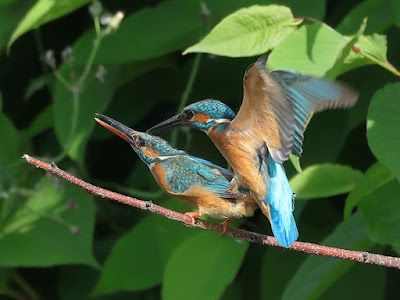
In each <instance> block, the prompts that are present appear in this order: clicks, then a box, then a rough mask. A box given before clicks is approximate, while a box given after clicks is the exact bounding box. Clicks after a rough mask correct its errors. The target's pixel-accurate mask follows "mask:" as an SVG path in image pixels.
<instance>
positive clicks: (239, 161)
mask: <svg viewBox="0 0 400 300" xmlns="http://www.w3.org/2000/svg"><path fill="white" fill-rule="evenodd" d="M266 60H267V57H266V56H265V55H264V56H261V57H260V58H259V59H258V60H257V61H256V62H255V63H254V64H252V65H250V66H249V67H248V68H247V70H246V72H245V74H244V78H243V90H244V91H243V102H242V104H241V107H240V109H239V111H238V113H237V114H235V113H234V112H233V110H232V109H231V108H230V107H229V106H227V105H226V104H224V103H222V102H221V101H219V100H214V99H206V100H202V101H199V102H195V103H192V104H190V105H188V106H186V107H185V108H183V110H182V111H181V112H180V113H179V114H177V115H176V116H173V117H171V118H169V119H167V120H165V121H163V122H161V123H159V124H157V125H155V126H153V127H152V128H150V129H149V130H148V131H147V132H150V133H156V132H159V131H162V130H166V129H172V128H176V127H184V126H186V127H191V128H196V129H199V130H201V131H204V132H205V133H206V134H207V135H208V136H209V138H210V139H211V140H212V141H213V143H214V144H215V146H216V147H217V148H218V150H219V152H220V153H221V154H222V155H223V156H224V158H225V159H226V160H227V162H228V163H229V164H230V165H231V167H232V169H233V171H234V178H233V179H232V181H231V184H230V189H231V191H232V192H237V191H238V190H239V187H240V188H244V189H248V190H249V191H250V194H251V195H252V196H253V198H254V199H255V200H256V202H257V204H258V205H259V207H260V208H261V210H262V212H263V213H264V214H265V215H266V216H268V215H270V217H269V219H270V222H271V227H272V232H273V234H274V236H275V238H276V239H277V241H278V243H279V244H280V245H281V246H283V247H290V246H291V245H292V243H293V242H294V241H296V240H297V239H298V229H297V226H296V222H295V219H294V216H293V210H294V197H293V195H294V194H293V192H292V189H291V187H290V184H289V181H288V179H287V176H286V173H285V170H284V168H283V166H282V164H283V162H285V161H287V160H288V159H289V154H294V155H296V156H301V153H302V151H303V150H302V145H303V138H304V136H303V133H304V131H305V127H306V125H307V122H308V120H309V117H310V115H311V113H313V112H319V111H322V110H325V109H329V108H348V107H352V106H353V105H354V104H355V103H356V101H357V99H358V93H357V92H356V91H355V90H354V89H352V88H350V87H348V86H346V85H345V84H342V83H339V82H334V81H330V80H326V79H322V78H316V77H313V76H309V75H306V74H302V73H298V72H295V71H292V70H288V69H279V70H274V71H271V72H269V71H268V70H267V69H266Z"/></svg>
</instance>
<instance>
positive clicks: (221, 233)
mask: <svg viewBox="0 0 400 300" xmlns="http://www.w3.org/2000/svg"><path fill="white" fill-rule="evenodd" d="M233 220H235V219H227V220H225V221H224V222H222V223H221V224H220V225H221V226H222V229H221V232H220V233H219V235H221V236H222V235H224V234H225V232H226V229H227V228H228V225H229V224H230V223H231V222H232V221H233Z"/></svg>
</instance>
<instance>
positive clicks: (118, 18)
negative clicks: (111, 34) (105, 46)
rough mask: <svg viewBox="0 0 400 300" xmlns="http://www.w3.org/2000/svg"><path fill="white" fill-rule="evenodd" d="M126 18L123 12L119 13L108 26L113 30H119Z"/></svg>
mask: <svg viewBox="0 0 400 300" xmlns="http://www.w3.org/2000/svg"><path fill="white" fill-rule="evenodd" d="M123 18H124V13H123V12H122V11H118V12H117V13H116V14H115V15H114V16H113V18H112V19H111V21H110V23H109V24H108V26H110V28H111V29H112V30H117V29H118V27H119V24H121V21H122V19H123Z"/></svg>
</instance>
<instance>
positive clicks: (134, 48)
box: [75, 0, 205, 65]
mask: <svg viewBox="0 0 400 300" xmlns="http://www.w3.org/2000/svg"><path fill="white" fill-rule="evenodd" d="M148 20H152V21H151V22H149V21H148ZM171 20H173V22H171ZM143 24H146V26H143ZM183 24H184V25H183ZM204 29H205V23H204V22H202V19H201V6H200V1H198V0H187V1H177V0H173V1H163V2H161V3H160V4H158V5H157V6H154V7H148V8H144V9H142V10H140V11H138V12H135V13H133V14H131V15H129V16H128V17H127V18H125V19H124V20H123V21H122V23H121V25H120V27H119V28H118V30H117V31H116V32H115V33H114V34H112V35H111V36H108V37H107V38H106V39H105V40H104V41H103V42H102V44H101V47H100V49H99V52H98V54H97V56H96V59H95V62H96V63H99V64H121V63H126V62H132V61H142V60H147V59H151V58H154V57H158V56H161V55H164V54H166V53H170V52H172V51H176V50H179V49H182V48H184V47H187V45H190V44H191V43H194V42H195V41H196V40H198V39H199V38H200V37H201V34H202V32H203V31H204ZM93 40H94V35H93V33H92V34H90V35H88V34H86V35H85V36H84V37H83V38H82V39H81V40H80V41H78V43H77V47H76V51H79V52H84V51H86V55H83V56H82V57H81V58H79V57H78V58H77V59H76V60H75V62H76V64H78V65H79V64H83V63H85V60H82V58H85V57H87V56H88V55H89V51H90V49H88V48H87V45H88V44H92V42H93Z"/></svg>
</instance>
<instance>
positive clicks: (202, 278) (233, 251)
mask: <svg viewBox="0 0 400 300" xmlns="http://www.w3.org/2000/svg"><path fill="white" fill-rule="evenodd" d="M247 246H248V243H247V242H243V241H242V242H238V241H235V240H234V239H232V238H228V237H221V236H219V235H218V234H216V233H215V232H208V231H204V232H199V233H196V234H193V235H192V236H191V237H190V238H188V239H186V240H185V241H184V242H183V243H182V245H180V246H179V247H178V249H176V251H175V252H174V253H173V255H172V256H171V258H170V259H169V261H168V264H167V267H166V270H165V274H164V280H163V286H162V296H163V299H166V300H168V299H182V298H185V297H186V296H187V295H190V298H191V299H219V297H220V296H221V295H222V293H223V291H224V289H225V287H226V286H227V285H228V284H229V283H230V282H231V281H232V280H233V279H234V277H235V275H236V273H237V272H238V269H239V267H240V265H241V262H242V259H243V256H244V254H245V253H246V249H247ZM182 267H183V268H184V270H183V269H182Z"/></svg>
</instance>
